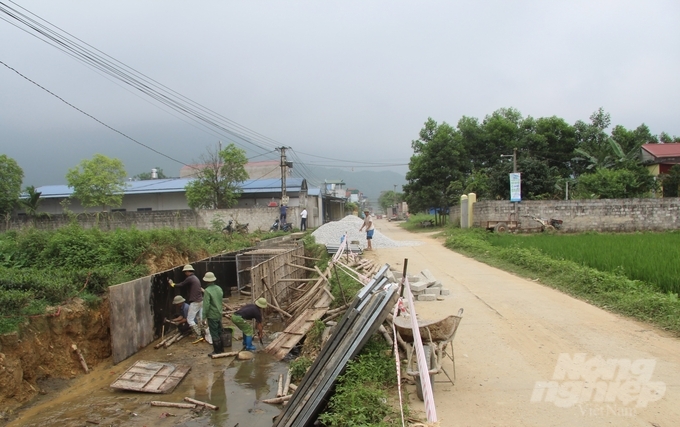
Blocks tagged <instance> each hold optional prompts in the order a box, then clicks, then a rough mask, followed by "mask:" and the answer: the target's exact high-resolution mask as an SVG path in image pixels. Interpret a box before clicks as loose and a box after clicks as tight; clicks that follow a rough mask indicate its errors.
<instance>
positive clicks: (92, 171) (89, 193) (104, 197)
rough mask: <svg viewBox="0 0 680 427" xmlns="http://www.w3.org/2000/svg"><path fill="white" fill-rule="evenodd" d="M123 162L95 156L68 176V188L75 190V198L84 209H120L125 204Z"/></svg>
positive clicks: (73, 169) (100, 155)
mask: <svg viewBox="0 0 680 427" xmlns="http://www.w3.org/2000/svg"><path fill="white" fill-rule="evenodd" d="M126 176H127V173H126V172H125V168H124V167H123V162H122V161H120V160H119V159H112V158H109V157H106V156H104V155H103V154H95V155H94V157H92V159H91V160H83V161H82V162H80V165H79V166H76V167H75V168H72V169H69V171H68V173H67V174H66V181H67V182H68V186H69V187H71V188H73V196H72V197H74V198H76V199H78V200H80V203H81V204H82V205H83V207H95V206H101V207H102V210H104V211H105V210H106V208H107V206H110V207H118V206H120V205H121V203H123V191H124V190H125V177H126Z"/></svg>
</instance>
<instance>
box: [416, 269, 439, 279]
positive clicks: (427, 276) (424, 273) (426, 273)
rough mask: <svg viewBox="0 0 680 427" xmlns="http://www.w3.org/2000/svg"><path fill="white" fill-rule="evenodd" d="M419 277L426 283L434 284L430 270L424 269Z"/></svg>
mask: <svg viewBox="0 0 680 427" xmlns="http://www.w3.org/2000/svg"><path fill="white" fill-rule="evenodd" d="M420 275H421V276H423V278H425V280H427V281H428V282H434V281H435V280H436V279H435V278H434V275H433V274H432V273H431V272H430V270H428V269H425V270H423V271H421V272H420Z"/></svg>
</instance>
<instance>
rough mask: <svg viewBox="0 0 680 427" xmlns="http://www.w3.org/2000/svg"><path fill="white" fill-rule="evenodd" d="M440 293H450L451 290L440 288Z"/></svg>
mask: <svg viewBox="0 0 680 427" xmlns="http://www.w3.org/2000/svg"><path fill="white" fill-rule="evenodd" d="M440 295H451V291H450V290H449V289H443V288H442V290H441V294H440Z"/></svg>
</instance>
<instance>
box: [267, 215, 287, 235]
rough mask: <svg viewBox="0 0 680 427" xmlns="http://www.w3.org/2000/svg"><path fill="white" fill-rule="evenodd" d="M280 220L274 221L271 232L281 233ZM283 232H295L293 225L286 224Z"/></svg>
mask: <svg viewBox="0 0 680 427" xmlns="http://www.w3.org/2000/svg"><path fill="white" fill-rule="evenodd" d="M279 225H280V220H279V218H276V219H274V224H272V226H271V227H270V228H269V231H270V232H274V231H279ZM281 231H293V224H292V223H290V222H286V223H284V224H283V225H282V226H281Z"/></svg>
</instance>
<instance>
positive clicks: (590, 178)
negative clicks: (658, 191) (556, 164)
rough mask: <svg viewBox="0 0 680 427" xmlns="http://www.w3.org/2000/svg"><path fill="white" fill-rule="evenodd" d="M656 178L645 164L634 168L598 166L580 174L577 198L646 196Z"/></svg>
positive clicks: (652, 187)
mask: <svg viewBox="0 0 680 427" xmlns="http://www.w3.org/2000/svg"><path fill="white" fill-rule="evenodd" d="M654 185H655V184H654V178H653V177H652V176H651V175H650V174H649V172H648V171H647V169H646V168H645V167H644V166H639V167H637V168H633V169H606V168H598V169H597V170H596V171H595V172H594V173H587V174H583V175H581V176H579V178H578V186H577V195H576V197H575V198H579V197H581V198H589V197H595V198H602V199H626V198H634V197H645V196H647V195H648V194H649V193H650V192H651V191H652V190H653V189H654Z"/></svg>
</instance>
